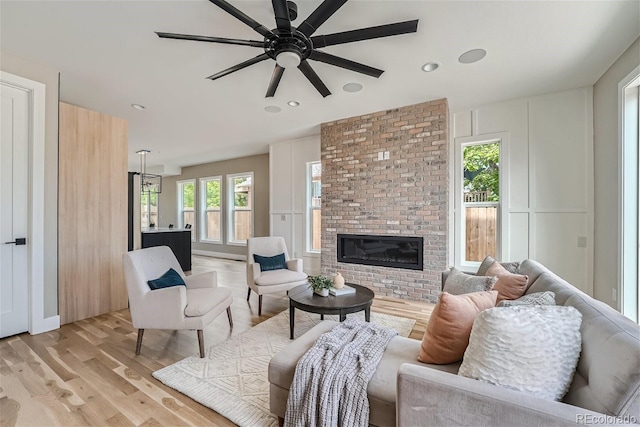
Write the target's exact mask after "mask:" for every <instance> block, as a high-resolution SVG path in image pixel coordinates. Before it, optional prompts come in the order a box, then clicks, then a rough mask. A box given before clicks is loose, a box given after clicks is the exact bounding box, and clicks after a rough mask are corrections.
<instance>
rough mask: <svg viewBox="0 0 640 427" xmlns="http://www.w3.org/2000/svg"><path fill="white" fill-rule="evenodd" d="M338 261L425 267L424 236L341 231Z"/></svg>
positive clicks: (414, 268)
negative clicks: (423, 265) (377, 234)
mask: <svg viewBox="0 0 640 427" xmlns="http://www.w3.org/2000/svg"><path fill="white" fill-rule="evenodd" d="M337 243H338V245H337V247H338V254H337V257H338V262H344V263H350V264H363V265H377V266H380V267H392V268H406V269H409V270H422V264H423V255H422V251H423V238H422V237H406V236H376V235H368V234H338V241H337Z"/></svg>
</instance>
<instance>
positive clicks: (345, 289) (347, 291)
mask: <svg viewBox="0 0 640 427" xmlns="http://www.w3.org/2000/svg"><path fill="white" fill-rule="evenodd" d="M329 293H330V294H331V295H335V296H340V295H349V294H355V293H356V289H355V288H352V287H351V286H347V285H344V287H343V288H341V289H336V288H331V289H329Z"/></svg>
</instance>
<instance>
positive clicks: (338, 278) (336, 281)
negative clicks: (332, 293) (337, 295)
mask: <svg viewBox="0 0 640 427" xmlns="http://www.w3.org/2000/svg"><path fill="white" fill-rule="evenodd" d="M333 287H334V288H336V289H342V288H344V277H342V274H340V272H337V273H336V275H335V276H333Z"/></svg>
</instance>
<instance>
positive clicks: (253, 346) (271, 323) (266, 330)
mask: <svg viewBox="0 0 640 427" xmlns="http://www.w3.org/2000/svg"><path fill="white" fill-rule="evenodd" d="M352 316H353V317H356V318H360V317H361V318H362V320H364V312H359V313H355V314H350V315H349V317H352ZM325 319H332V320H337V316H325ZM371 322H374V323H377V324H379V325H382V326H386V327H391V328H394V329H396V330H397V331H398V334H399V335H401V336H405V337H406V336H409V334H410V333H411V330H412V329H413V325H414V324H415V320H413V319H406V318H403V317H396V316H391V315H387V314H379V313H371ZM318 323H320V316H319V315H317V314H310V313H307V312H304V311H301V310H296V323H295V333H296V334H295V336H296V337H299V336H300V335H302V334H303V333H304V332H306V331H308V330H309V329H311V328H312V327H313V326H315V325H316V324H318ZM290 342H291V340H289V310H285V311H283V312H282V313H279V314H278V315H276V316H274V317H272V318H270V319H268V320H265V321H264V322H262V323H260V324H258V325H256V326H254V327H253V328H251V329H249V330H248V331H245V332H243V333H241V334H239V335H236V336H234V337H231V338H229V339H227V340H226V341H224V342H221V343H219V344H215V345H213V346H211V347H209V348H208V349H207V351H206V354H205V357H204V358H202V359H201V358H200V357H199V355H198V354H194V355H193V356H190V357H187V358H186V359H183V360H181V361H179V362H176V363H174V364H172V365H169V366H167V367H166V368H162V369H160V370H158V371H155V372H154V373H153V376H154V377H155V378H156V379H158V380H160V381H161V382H162V383H164V384H165V385H167V386H169V387H171V388H173V389H175V390H177V391H179V392H180V393H183V394H185V395H187V396H189V397H190V398H192V399H193V400H195V401H197V402H199V403H201V404H202V405H204V406H206V407H208V408H211V409H213V410H214V411H216V412H218V413H219V414H220V415H222V416H224V417H226V418H228V419H229V420H231V421H233V422H234V423H236V424H238V425H240V426H251V427H254V426H265V427H272V426H273V427H275V426H277V425H278V421H277V419H276V418H275V417H274V416H273V415H272V414H271V412H270V411H269V380H268V378H267V369H268V366H269V360H271V357H272V356H274V355H275V354H276V353H278V352H279V351H280V350H282V349H283V348H284V347H286V346H287V345H288V344H289V343H290Z"/></svg>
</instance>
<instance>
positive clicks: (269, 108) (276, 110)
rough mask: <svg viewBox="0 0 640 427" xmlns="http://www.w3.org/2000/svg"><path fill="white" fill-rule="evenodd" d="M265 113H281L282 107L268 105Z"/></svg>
mask: <svg viewBox="0 0 640 427" xmlns="http://www.w3.org/2000/svg"><path fill="white" fill-rule="evenodd" d="M264 111H266V112H267V113H279V112H280V107H276V106H275V105H267V106H266V107H264Z"/></svg>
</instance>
